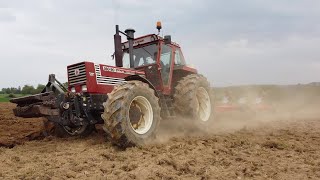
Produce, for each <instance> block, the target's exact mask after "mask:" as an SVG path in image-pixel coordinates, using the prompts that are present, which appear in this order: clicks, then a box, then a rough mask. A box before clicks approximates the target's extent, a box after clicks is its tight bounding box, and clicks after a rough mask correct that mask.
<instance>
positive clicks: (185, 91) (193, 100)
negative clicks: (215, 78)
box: [174, 74, 213, 129]
mask: <svg viewBox="0 0 320 180" xmlns="http://www.w3.org/2000/svg"><path fill="white" fill-rule="evenodd" d="M174 108H175V110H176V111H177V112H178V113H180V114H183V115H185V116H187V117H190V118H192V124H194V125H195V126H197V127H199V128H202V129H203V128H206V127H207V124H208V123H209V122H210V120H212V119H213V96H212V93H211V88H210V83H209V82H208V80H207V79H206V78H205V77H204V76H202V75H199V74H191V75H188V76H186V77H184V78H182V79H181V80H180V81H179V82H178V84H177V86H176V87H175V94H174Z"/></svg>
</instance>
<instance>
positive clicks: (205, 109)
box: [196, 87, 211, 122]
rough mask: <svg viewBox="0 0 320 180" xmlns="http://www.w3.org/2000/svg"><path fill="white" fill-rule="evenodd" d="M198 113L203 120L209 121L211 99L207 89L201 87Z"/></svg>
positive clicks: (198, 91)
mask: <svg viewBox="0 0 320 180" xmlns="http://www.w3.org/2000/svg"><path fill="white" fill-rule="evenodd" d="M196 96H197V108H196V109H197V113H198V117H199V118H200V120H201V121H204V122H205V121H208V120H209V118H210V115H211V101H210V96H209V94H208V92H207V90H206V89H205V88H203V87H199V88H198V90H197V95H196Z"/></svg>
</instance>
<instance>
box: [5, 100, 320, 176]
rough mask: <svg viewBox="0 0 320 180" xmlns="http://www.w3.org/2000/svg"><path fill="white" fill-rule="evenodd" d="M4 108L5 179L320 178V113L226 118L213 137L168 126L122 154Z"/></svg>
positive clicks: (98, 136)
mask: <svg viewBox="0 0 320 180" xmlns="http://www.w3.org/2000/svg"><path fill="white" fill-rule="evenodd" d="M13 107H14V105H12V104H10V103H0V164H1V166H0V179H37V178H38V179H320V114H318V115H316V114H313V115H312V116H311V115H310V113H306V112H307V111H304V112H305V113H304V114H302V113H300V114H299V115H297V114H292V113H288V114H285V115H281V116H277V117H273V118H270V116H268V117H267V116H264V117H262V116H261V117H259V118H257V117H256V118H255V119H251V120H250V119H249V118H245V117H246V116H243V117H241V116H238V115H234V116H233V117H232V118H229V119H228V118H224V119H219V120H217V121H215V122H214V123H213V125H212V126H211V127H209V129H208V132H209V133H207V134H199V133H197V132H194V131H191V130H190V128H185V127H183V126H182V125H181V123H178V122H180V121H178V120H176V121H175V122H162V128H161V130H160V132H159V137H158V140H157V142H156V143H155V144H153V145H149V146H147V147H143V148H137V147H132V148H127V149H126V150H120V149H117V148H116V147H114V146H112V145H111V144H110V143H109V142H107V140H106V137H104V133H103V132H98V133H94V134H92V135H91V136H90V137H87V138H85V139H79V138H68V139H59V138H55V137H52V136H47V137H44V136H43V132H44V129H45V128H44V125H43V119H21V118H16V117H14V116H13V114H12V108H13Z"/></svg>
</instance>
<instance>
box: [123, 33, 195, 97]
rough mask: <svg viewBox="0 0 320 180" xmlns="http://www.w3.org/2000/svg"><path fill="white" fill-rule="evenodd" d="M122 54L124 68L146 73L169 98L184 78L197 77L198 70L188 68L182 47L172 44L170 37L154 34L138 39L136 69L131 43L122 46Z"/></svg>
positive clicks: (134, 48) (135, 59) (134, 49)
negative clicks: (188, 75) (189, 75)
mask: <svg viewBox="0 0 320 180" xmlns="http://www.w3.org/2000/svg"><path fill="white" fill-rule="evenodd" d="M122 51H123V56H122V62H123V67H125V68H134V69H136V70H141V71H144V72H145V76H146V79H148V80H149V81H150V82H151V83H152V84H153V85H154V87H155V88H156V89H157V90H159V91H162V93H163V94H166V95H170V94H171V90H172V87H174V86H175V84H176V83H177V80H178V79H181V77H182V76H186V75H187V74H191V73H197V71H196V69H194V68H190V67H187V66H186V62H185V59H184V56H183V54H182V51H181V48H180V46H179V45H178V44H177V43H174V42H172V41H171V38H170V36H165V37H164V38H162V37H161V36H158V35H156V34H150V35H146V36H142V37H139V38H136V39H134V40H133V50H132V55H133V63H132V64H133V67H130V53H129V42H128V41H127V42H125V43H123V44H122Z"/></svg>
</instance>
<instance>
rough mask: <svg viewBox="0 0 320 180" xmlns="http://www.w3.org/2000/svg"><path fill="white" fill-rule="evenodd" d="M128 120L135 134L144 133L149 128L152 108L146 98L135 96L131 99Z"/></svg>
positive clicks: (151, 119)
mask: <svg viewBox="0 0 320 180" xmlns="http://www.w3.org/2000/svg"><path fill="white" fill-rule="evenodd" d="M129 122H130V126H131V128H132V129H133V131H134V132H135V133H137V134H145V133H147V132H148V131H149V130H150V129H151V126H152V123H153V109H152V106H151V104H150V102H149V101H148V99H147V98H145V97H143V96H137V97H135V98H134V99H133V100H132V101H131V103H130V108H129Z"/></svg>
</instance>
